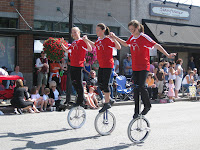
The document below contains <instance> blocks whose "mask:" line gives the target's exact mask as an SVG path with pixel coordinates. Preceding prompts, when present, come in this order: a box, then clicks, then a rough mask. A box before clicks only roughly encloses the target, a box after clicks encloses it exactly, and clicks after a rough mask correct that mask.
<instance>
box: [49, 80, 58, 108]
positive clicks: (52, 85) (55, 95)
mask: <svg viewBox="0 0 200 150" xmlns="http://www.w3.org/2000/svg"><path fill="white" fill-rule="evenodd" d="M49 88H50V94H49V98H50V99H52V100H51V102H52V103H54V102H55V106H56V110H57V111H58V110H59V107H60V105H61V104H60V102H61V98H60V93H59V92H58V90H57V87H56V82H55V81H51V82H49Z"/></svg>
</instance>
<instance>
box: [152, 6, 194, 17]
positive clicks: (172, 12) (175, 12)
mask: <svg viewBox="0 0 200 150" xmlns="http://www.w3.org/2000/svg"><path fill="white" fill-rule="evenodd" d="M150 15H152V16H160V17H170V18H176V19H184V20H189V19H190V10H189V9H183V8H177V7H171V6H167V5H158V4H153V3H150Z"/></svg>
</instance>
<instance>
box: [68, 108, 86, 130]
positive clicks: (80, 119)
mask: <svg viewBox="0 0 200 150" xmlns="http://www.w3.org/2000/svg"><path fill="white" fill-rule="evenodd" d="M67 121H68V124H69V125H70V126H71V127H72V128H73V129H78V128H81V127H82V126H83V125H84V123H85V121H86V112H85V110H84V108H83V107H81V106H77V107H73V108H72V109H70V111H69V113H68V115H67Z"/></svg>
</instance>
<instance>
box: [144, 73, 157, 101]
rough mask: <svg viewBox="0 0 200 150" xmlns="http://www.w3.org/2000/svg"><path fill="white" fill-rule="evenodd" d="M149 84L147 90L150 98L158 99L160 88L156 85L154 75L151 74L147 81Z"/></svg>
mask: <svg viewBox="0 0 200 150" xmlns="http://www.w3.org/2000/svg"><path fill="white" fill-rule="evenodd" d="M146 84H147V90H148V93H149V98H152V100H155V99H157V96H158V88H157V87H156V84H155V82H154V79H153V73H151V72H150V73H149V74H148V76H147V79H146Z"/></svg>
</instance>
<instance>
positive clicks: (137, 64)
mask: <svg viewBox="0 0 200 150" xmlns="http://www.w3.org/2000/svg"><path fill="white" fill-rule="evenodd" d="M128 28H129V30H130V32H131V33H132V35H131V36H130V38H129V39H128V40H127V41H124V40H123V39H120V38H119V37H117V36H116V35H115V34H114V33H111V37H114V38H115V39H117V40H118V41H119V42H120V43H121V44H122V45H124V46H126V47H127V46H130V49H131V55H132V70H133V73H132V79H133V82H134V84H135V85H138V88H134V100H135V114H134V116H133V118H137V117H138V114H139V92H141V95H142V101H143V104H144V109H143V111H142V115H146V114H147V112H148V111H149V110H150V108H151V103H150V101H149V95H148V92H147V89H146V88H145V81H146V78H147V75H148V72H149V70H150V55H149V48H152V47H155V48H156V49H158V50H159V51H160V52H161V53H163V54H164V55H166V56H167V57H168V58H173V57H174V56H175V55H176V54H174V53H172V54H168V53H167V52H166V51H165V50H164V48H163V47H162V46H161V45H160V44H157V43H156V42H155V41H153V40H152V39H151V38H150V37H149V36H148V35H146V34H144V27H143V25H142V24H140V23H139V22H138V21H137V20H132V21H130V22H129V24H128Z"/></svg>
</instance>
